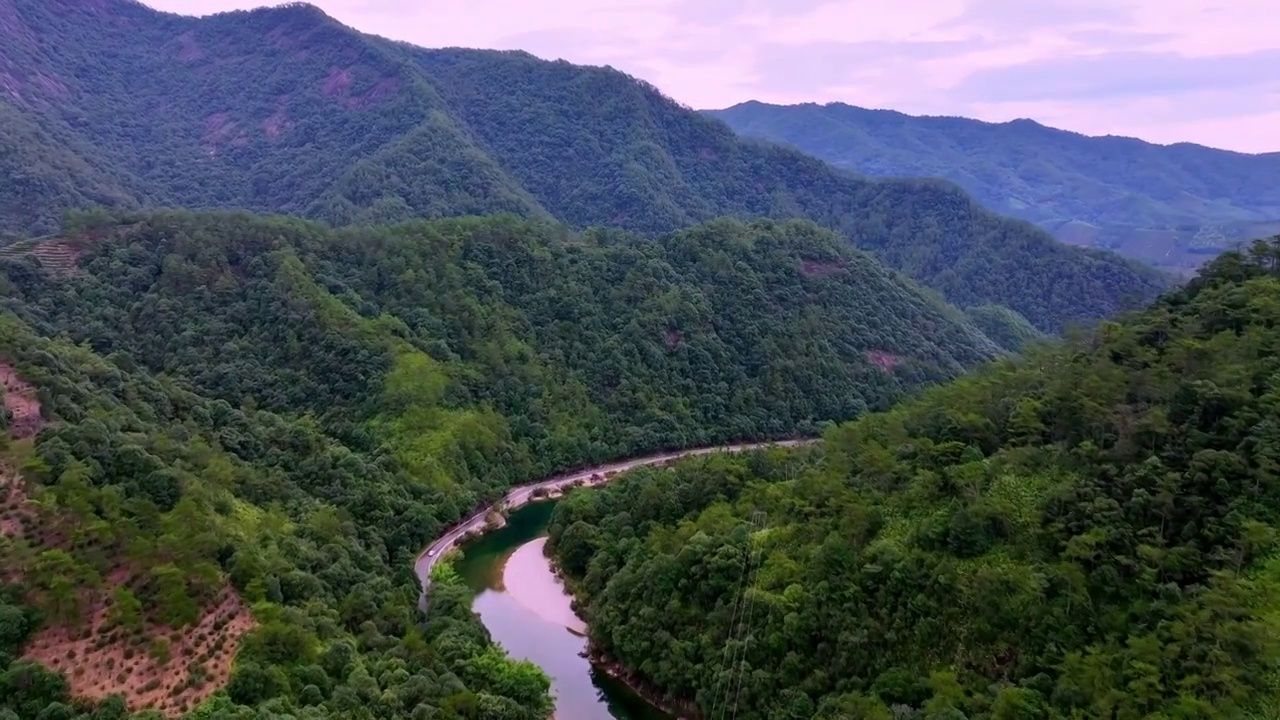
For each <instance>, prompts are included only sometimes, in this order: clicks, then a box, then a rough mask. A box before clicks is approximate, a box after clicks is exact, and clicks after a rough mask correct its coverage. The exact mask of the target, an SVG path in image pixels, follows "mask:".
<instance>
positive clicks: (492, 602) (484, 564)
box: [456, 501, 670, 720]
mask: <svg viewBox="0 0 1280 720" xmlns="http://www.w3.org/2000/svg"><path fill="white" fill-rule="evenodd" d="M554 507H555V501H547V502H538V503H532V504H529V505H526V506H524V507H523V508H521V509H519V510H517V511H515V512H513V513H512V514H511V516H510V517H509V518H508V520H507V525H506V527H503V528H501V529H499V530H494V531H492V532H490V533H488V534H486V535H485V536H484V537H481V538H479V539H477V540H474V541H472V542H469V543H467V544H465V545H464V546H463V549H464V552H463V557H462V559H461V560H460V561H459V562H457V563H456V568H457V570H458V573H459V574H460V575H461V576H462V578H463V579H464V580H465V581H466V582H467V584H468V585H469V586H470V587H471V589H472V590H474V591H475V592H476V599H475V601H474V603H473V604H472V606H471V607H472V610H474V611H475V613H476V614H477V615H478V616H480V621H481V622H483V623H484V625H485V627H486V628H488V630H489V634H490V635H491V636H492V637H493V640H494V642H497V643H498V644H499V645H501V646H502V647H503V649H505V650H506V651H507V653H508V654H510V655H511V656H512V657H516V658H521V659H524V660H529V661H530V662H532V663H534V664H535V665H537V666H538V667H541V668H542V670H543V671H544V672H546V673H547V676H548V677H550V678H551V693H552V696H553V697H554V698H555V702H556V710H555V716H556V718H557V719H558V720H669V718H670V716H668V715H665V714H663V713H662V712H660V711H659V710H657V709H655V708H653V707H652V706H650V705H649V704H648V703H646V702H645V701H644V700H642V699H641V698H640V697H639V696H637V695H636V694H635V693H634V692H633V691H631V689H630V688H628V687H626V686H625V685H623V684H621V683H619V682H618V681H616V680H614V679H613V678H611V677H609V676H608V675H606V674H605V673H603V672H601V671H600V670H598V669H597V668H595V667H594V666H593V665H592V664H591V662H590V661H588V660H587V659H586V658H584V657H582V655H581V653H582V652H583V650H585V649H586V644H587V641H586V637H585V635H584V633H585V632H586V625H584V624H583V622H582V620H581V619H580V618H578V616H577V615H575V614H574V612H573V609H572V608H571V607H570V606H569V603H570V598H569V595H568V593H567V592H566V591H565V589H564V585H563V584H562V583H561V582H560V579H559V578H558V577H556V575H555V573H554V572H553V571H552V570H551V564H550V562H549V561H548V560H547V558H546V556H545V555H543V554H542V550H543V546H544V544H545V543H546V535H545V533H546V527H547V521H548V520H549V519H550V517H551V511H552V510H553V509H554Z"/></svg>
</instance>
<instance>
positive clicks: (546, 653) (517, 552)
mask: <svg viewBox="0 0 1280 720" xmlns="http://www.w3.org/2000/svg"><path fill="white" fill-rule="evenodd" d="M812 442H816V441H814V440H784V441H778V442H766V443H751V444H742V445H725V446H720V447H710V448H697V449H692V450H684V451H680V452H674V453H665V454H662V455H651V456H648V457H642V458H635V459H631V460H626V461H623V462H618V463H612V464H609V465H602V466H599V467H594V468H588V469H584V470H578V471H574V472H570V473H566V474H563V475H558V476H555V477H552V478H548V479H545V480H540V481H538V482H534V483H530V484H528V485H521V486H519V487H516V488H514V489H512V490H511V491H510V492H509V493H507V495H506V497H504V498H503V499H502V500H501V501H499V502H497V503H494V504H493V505H491V506H489V507H486V508H484V509H482V510H480V511H479V512H477V513H476V514H475V515H473V516H471V517H470V518H468V519H467V520H465V521H463V522H462V523H459V524H458V525H456V526H454V527H453V528H451V529H450V530H449V531H448V532H446V533H444V534H443V535H441V536H440V537H439V538H438V539H436V541H435V542H433V543H431V545H429V546H428V547H427V548H426V549H425V550H424V551H423V552H422V554H421V555H419V556H418V559H417V561H416V562H415V564H414V570H415V571H416V573H417V575H418V579H419V581H420V582H421V583H422V587H423V590H424V593H425V590H426V588H427V585H428V584H429V582H430V575H431V569H432V567H434V566H435V564H436V563H437V562H438V561H439V560H440V559H441V557H442V556H443V555H445V554H446V553H447V552H448V551H449V550H450V549H452V548H454V547H456V546H458V545H459V544H460V543H464V542H465V543H466V544H465V552H464V553H463V557H462V559H461V560H460V561H459V562H458V563H457V570H458V572H459V573H460V574H461V575H462V577H463V579H464V580H466V582H467V584H468V585H469V586H470V587H471V588H472V589H473V590H474V591H475V592H476V598H475V601H474V604H473V605H472V608H473V609H474V611H475V612H476V614H477V615H478V616H479V617H480V620H481V622H483V623H484V625H485V627H486V628H488V630H489V634H490V635H491V636H492V637H493V639H494V640H495V641H496V642H497V643H498V644H500V645H501V646H502V647H503V648H504V649H505V650H506V651H507V652H508V653H509V654H510V655H512V656H513V657H517V658H522V659H526V660H529V661H531V662H533V663H534V664H536V665H538V666H539V667H541V668H542V669H543V671H545V672H546V673H547V675H548V676H549V677H550V678H551V691H552V694H553V695H554V696H555V700H556V717H557V718H559V720H669V718H670V716H669V715H666V714H664V713H662V712H661V711H659V710H657V709H656V708H654V707H652V706H651V705H649V704H648V703H646V702H645V701H644V700H642V699H641V698H640V697H639V696H638V695H636V693H634V692H633V691H632V690H631V689H630V688H628V687H626V686H625V685H624V684H622V683H619V682H618V681H616V680H614V679H613V678H611V677H609V676H608V675H607V674H605V673H603V672H601V671H600V670H599V669H598V668H596V667H594V666H593V665H592V664H591V663H590V662H589V661H588V660H587V659H586V658H584V657H582V655H581V653H582V652H583V650H584V649H585V648H586V635H585V633H586V625H585V624H584V623H583V622H582V620H581V619H580V618H578V617H577V616H576V615H575V614H574V612H573V610H572V608H571V607H570V597H569V595H568V593H567V592H566V591H565V589H564V585H563V583H561V581H560V579H559V578H558V577H556V575H555V573H554V572H553V571H552V569H551V564H550V561H549V560H548V559H547V557H546V556H545V555H544V554H543V548H544V545H545V542H546V528H547V524H548V522H549V521H550V518H551V512H552V510H553V509H554V507H555V501H554V500H547V501H543V502H533V501H534V500H536V499H537V498H535V497H534V492H535V491H537V490H546V491H556V490H562V489H565V488H567V487H569V486H572V485H574V484H577V483H585V484H587V485H594V484H600V483H605V482H608V481H609V480H610V479H611V478H612V477H613V476H614V475H615V474H617V473H619V472H622V471H624V470H629V469H631V468H634V467H639V466H641V465H656V464H662V463H666V462H670V461H673V460H676V459H679V458H681V457H685V456H687V455H703V454H708V453H715V452H741V451H745V450H755V449H759V448H763V447H770V446H791V445H803V444H808V443H812ZM494 510H503V511H506V512H508V513H509V515H508V517H507V523H506V525H505V526H504V527H502V528H500V529H496V530H492V531H488V532H485V530H486V517H487V516H488V515H489V513H490V512H492V511H494ZM477 533H484V534H483V535H482V536H480V537H478V538H475V537H474V536H475V535H476V534H477ZM468 537H471V538H473V539H470V541H469V542H468V541H467V538H468ZM428 612H429V610H428Z"/></svg>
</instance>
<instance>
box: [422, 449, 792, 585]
mask: <svg viewBox="0 0 1280 720" xmlns="http://www.w3.org/2000/svg"><path fill="white" fill-rule="evenodd" d="M813 442H817V441H816V440H779V441H776V442H763V443H746V444H742V445H719V446H716V447H707V448H695V449H692V450H680V451H677V452H671V453H664V454H662V455H649V456H646V457H640V458H632V459H631V460H623V461H622V462H616V463H611V464H609V465H600V466H597V467H593V468H587V469H585V470H575V471H574V472H570V473H565V474H564V475H556V476H554V477H549V478H546V479H545V480H538V481H537V482H532V483H529V484H528V485H520V486H518V487H515V488H512V489H511V491H510V492H508V493H507V494H506V496H505V497H503V498H502V500H499V501H498V502H496V503H494V504H493V505H489V506H488V507H486V508H484V509H483V510H481V511H480V512H478V513H476V514H475V515H472V516H471V517H469V518H467V520H466V521H464V522H462V523H460V524H458V525H455V526H454V527H453V528H452V529H450V530H449V531H448V532H446V533H445V534H444V535H441V536H440V537H439V538H437V539H436V541H435V542H433V543H431V544H430V545H428V546H427V547H426V549H425V550H423V551H422V553H421V554H420V555H418V559H417V561H415V562H414V566H413V567H414V571H415V572H416V573H417V575H418V580H419V582H421V583H422V589H423V591H424V592H425V591H426V588H427V585H428V584H429V583H430V582H431V580H430V578H431V568H433V567H435V564H436V563H437V562H438V561H439V560H440V557H441V556H442V555H444V553H445V552H446V551H448V550H449V549H450V548H452V547H453V546H455V545H457V544H458V541H459V540H460V539H461V538H462V536H463V535H466V534H467V533H468V532H471V531H472V530H478V529H481V528H483V527H484V525H485V516H487V515H488V514H489V512H490V511H492V510H493V509H494V508H495V507H496V506H498V505H501V506H502V507H504V508H507V509H511V510H514V509H515V508H518V507H520V506H522V505H525V504H527V503H528V502H529V501H530V500H531V499H532V498H533V491H535V490H537V489H539V488H543V489H546V490H555V489H560V488H564V487H566V486H569V485H572V484H573V483H574V482H576V481H578V480H586V481H588V482H590V480H591V476H592V475H599V476H600V477H601V482H608V481H609V479H610V478H609V475H610V474H612V473H617V472H621V471H623V470H630V469H631V468H635V467H640V466H641V465H656V464H659V463H664V462H667V461H668V460H675V459H677V458H682V457H686V456H688V455H707V454H709V453H716V452H742V451H744V450H755V449H757V448H762V447H783V446H792V445H807V444H809V443H813Z"/></svg>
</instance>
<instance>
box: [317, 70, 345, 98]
mask: <svg viewBox="0 0 1280 720" xmlns="http://www.w3.org/2000/svg"><path fill="white" fill-rule="evenodd" d="M351 78H352V75H351V71H350V70H342V69H340V68H333V69H332V70H330V71H329V77H327V78H325V79H324V85H323V86H322V88H321V89H322V90H323V91H324V94H325V95H327V96H328V97H341V96H343V95H346V94H347V89H348V88H350V87H351Z"/></svg>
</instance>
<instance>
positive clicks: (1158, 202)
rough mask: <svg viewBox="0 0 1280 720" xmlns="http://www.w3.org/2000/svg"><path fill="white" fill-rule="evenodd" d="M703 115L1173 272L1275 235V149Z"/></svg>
mask: <svg viewBox="0 0 1280 720" xmlns="http://www.w3.org/2000/svg"><path fill="white" fill-rule="evenodd" d="M707 115H708V116H710V117H715V118H718V119H720V120H723V121H724V122H726V123H728V124H729V125H730V127H732V128H733V129H734V130H736V131H738V132H739V133H741V134H743V135H745V136H750V137H758V138H764V139H767V140H772V141H776V142H780V143H785V144H787V145H790V146H793V147H796V148H799V149H800V150H803V151H804V152H807V153H809V154H811V155H814V156H816V157H819V158H822V159H823V160H826V161H827V162H829V163H831V164H832V165H835V166H836V167H840V168H844V169H847V170H851V171H854V172H857V173H861V174H863V175H868V176H875V177H939V178H946V179H948V180H951V181H953V182H955V183H957V184H959V185H960V186H961V187H963V188H964V189H965V190H967V191H969V192H970V193H972V194H973V196H974V197H975V198H977V200H978V201H979V202H981V203H982V204H983V205H985V206H986V207H988V208H990V209H992V210H994V211H995V212H998V213H1002V214H1006V215H1012V216H1014V217H1019V218H1023V219H1026V220H1029V221H1031V222H1033V223H1036V224H1037V225H1039V226H1041V227H1043V228H1045V229H1047V230H1049V231H1051V232H1052V233H1053V234H1054V235H1055V236H1057V237H1058V239H1060V240H1062V241H1064V242H1068V243H1072V244H1075V245H1083V246H1089V247H1099V248H1107V249H1111V250H1115V251H1116V252H1118V253H1120V254H1121V255H1124V256H1126V257H1130V258H1136V259H1139V260H1143V261H1145V262H1148V263H1151V264H1153V265H1155V266H1157V267H1161V268H1165V269H1168V270H1171V271H1175V272H1184V273H1185V272H1189V271H1191V270H1194V268H1196V267H1197V266H1199V265H1200V264H1201V263H1203V262H1204V261H1205V260H1207V259H1208V258H1211V257H1212V256H1213V255H1215V254H1217V253H1219V252H1221V251H1223V250H1225V249H1227V248H1229V247H1233V246H1234V245H1236V244H1238V243H1240V242H1242V241H1249V240H1253V239H1254V238H1258V237H1265V236H1267V235H1270V234H1274V233H1276V232H1280V152H1276V153H1269V154H1265V155H1246V154H1242V153H1236V152H1230V151H1227V150H1216V149H1213V148H1207V147H1203V146H1200V145H1192V144H1189V143H1180V144H1176V145H1167V146H1166V145H1153V144H1151V143H1146V142H1143V141H1141V140H1135V139H1132V138H1124V137H1089V136H1086V135H1081V134H1079V133H1074V132H1068V131H1065V130H1057V129H1055V128H1050V127H1045V126H1044V125H1040V124H1039V123H1036V122H1034V121H1031V120H1014V121H1012V122H1006V123H986V122H980V121H978V120H970V119H967V118H958V117H916V116H911V115H904V114H902V113H899V112H893V111H889V110H868V109H865V108H860V107H853V106H850V105H845V104H842V103H831V104H827V105H817V104H812V103H810V104H805V105H786V106H780V105H769V104H766V103H761V102H746V103H742V104H740V105H735V106H733V107H731V108H727V109H724V110H711V111H708V112H707Z"/></svg>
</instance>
